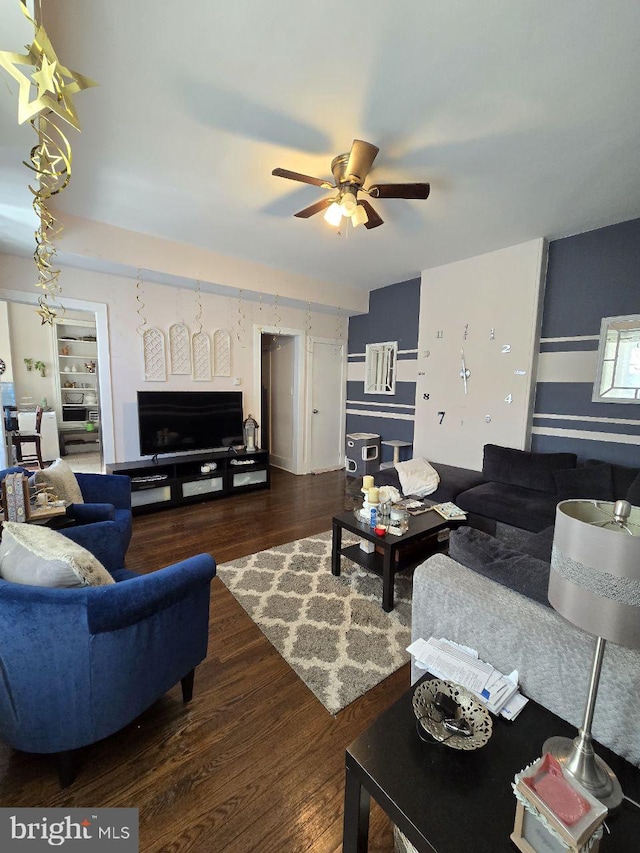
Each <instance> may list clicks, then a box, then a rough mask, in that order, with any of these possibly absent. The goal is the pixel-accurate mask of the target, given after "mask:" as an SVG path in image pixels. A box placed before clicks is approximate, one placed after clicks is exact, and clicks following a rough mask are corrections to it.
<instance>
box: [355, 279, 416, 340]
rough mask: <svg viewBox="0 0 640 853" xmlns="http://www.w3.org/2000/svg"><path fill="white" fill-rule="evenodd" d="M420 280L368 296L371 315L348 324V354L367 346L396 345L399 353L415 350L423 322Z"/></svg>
mask: <svg viewBox="0 0 640 853" xmlns="http://www.w3.org/2000/svg"><path fill="white" fill-rule="evenodd" d="M419 315H420V279H419V278H412V279H410V281H402V282H399V283H398V284H390V285H387V287H381V288H380V289H379V290H372V291H371V293H370V294H369V313H368V314H359V315H358V316H357V317H351V318H350V320H349V353H350V354H351V353H364V349H365V346H366V345H367V344H375V343H382V342H383V341H397V342H398V349H399V350H403V349H416V348H417V346H418V323H419V320H420V316H419Z"/></svg>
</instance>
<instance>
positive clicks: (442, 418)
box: [438, 412, 445, 423]
mask: <svg viewBox="0 0 640 853" xmlns="http://www.w3.org/2000/svg"><path fill="white" fill-rule="evenodd" d="M444 416H445V413H444V412H438V417H439V418H440V423H442V421H443V420H444Z"/></svg>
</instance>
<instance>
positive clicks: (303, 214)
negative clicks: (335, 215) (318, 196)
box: [293, 198, 334, 219]
mask: <svg viewBox="0 0 640 853" xmlns="http://www.w3.org/2000/svg"><path fill="white" fill-rule="evenodd" d="M333 201H334V199H332V198H323V199H322V200H321V201H317V202H316V203H315V204H311V205H309V207H305V209H304V210H299V211H298V212H297V213H294V214H293V215H294V216H297V217H298V218H299V219H308V218H309V217H310V216H315V214H316V213H320V211H321V210H324V209H325V207H329V205H330V204H331V203H332V202H333Z"/></svg>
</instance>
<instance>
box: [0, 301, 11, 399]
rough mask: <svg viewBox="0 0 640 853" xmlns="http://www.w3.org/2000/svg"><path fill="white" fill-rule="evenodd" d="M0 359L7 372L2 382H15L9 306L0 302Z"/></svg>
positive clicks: (0, 377)
mask: <svg viewBox="0 0 640 853" xmlns="http://www.w3.org/2000/svg"><path fill="white" fill-rule="evenodd" d="M0 358H1V359H2V360H3V361H4V364H5V371H4V373H3V374H2V376H0V382H13V360H12V357H11V338H10V335H9V306H8V304H7V303H6V302H0Z"/></svg>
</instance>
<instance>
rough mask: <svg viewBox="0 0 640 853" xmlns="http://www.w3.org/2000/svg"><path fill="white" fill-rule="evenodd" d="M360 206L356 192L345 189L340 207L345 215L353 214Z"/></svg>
mask: <svg viewBox="0 0 640 853" xmlns="http://www.w3.org/2000/svg"><path fill="white" fill-rule="evenodd" d="M357 207H358V200H357V199H356V196H355V193H353V192H351V190H345V192H344V193H343V194H342V198H341V199H340V209H341V211H342V215H343V216H351V215H352V214H353V213H354V211H355V210H356V208H357Z"/></svg>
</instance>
